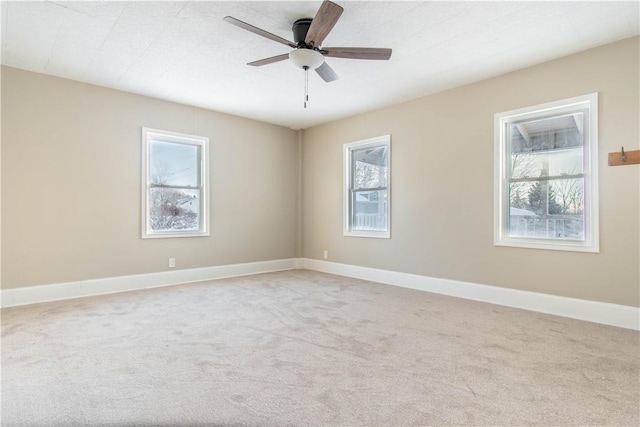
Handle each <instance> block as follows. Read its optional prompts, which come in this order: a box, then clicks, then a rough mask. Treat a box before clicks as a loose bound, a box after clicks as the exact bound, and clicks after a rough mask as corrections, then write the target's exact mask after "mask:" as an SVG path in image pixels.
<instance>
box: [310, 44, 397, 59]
mask: <svg viewBox="0 0 640 427" xmlns="http://www.w3.org/2000/svg"><path fill="white" fill-rule="evenodd" d="M321 52H322V54H323V55H324V56H330V57H332V58H351V59H378V60H387V59H389V58H391V49H384V48H378V47H327V48H323V49H322V51H321Z"/></svg>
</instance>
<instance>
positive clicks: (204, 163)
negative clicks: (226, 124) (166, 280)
mask: <svg viewBox="0 0 640 427" xmlns="http://www.w3.org/2000/svg"><path fill="white" fill-rule="evenodd" d="M208 146H209V138H207V137H203V136H195V135H186V134H181V133H176V132H169V131H164V130H158V129H150V128H142V151H143V153H142V238H155V237H192V236H208V235H209V203H208V197H207V194H208V191H207V183H208V181H209V178H208V177H209V170H208V157H209V156H208Z"/></svg>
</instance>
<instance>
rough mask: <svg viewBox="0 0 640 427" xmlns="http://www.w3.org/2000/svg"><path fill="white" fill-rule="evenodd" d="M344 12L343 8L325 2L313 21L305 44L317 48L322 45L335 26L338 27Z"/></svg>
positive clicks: (327, 0)
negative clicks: (337, 23)
mask: <svg viewBox="0 0 640 427" xmlns="http://www.w3.org/2000/svg"><path fill="white" fill-rule="evenodd" d="M343 11H344V9H343V8H342V7H341V6H338V5H337V4H335V3H332V2H330V1H329V0H325V1H324V3H322V6H320V9H318V13H316V16H315V18H313V20H312V21H311V25H310V26H309V31H307V37H305V39H304V42H305V43H306V44H308V45H313V46H316V47H317V46H320V45H322V41H323V40H324V39H325V37H327V34H329V32H330V31H331V29H332V28H333V26H334V25H336V22H338V18H340V15H342V12H343Z"/></svg>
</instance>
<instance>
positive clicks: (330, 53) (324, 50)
mask: <svg viewBox="0 0 640 427" xmlns="http://www.w3.org/2000/svg"><path fill="white" fill-rule="evenodd" d="M343 11H344V9H343V8H342V7H341V6H339V5H337V4H335V3H333V2H331V1H329V0H325V1H324V2H323V3H322V5H321V6H320V9H318V12H317V13H316V16H315V17H314V18H313V19H310V18H303V19H298V20H297V21H295V22H294V23H293V27H292V31H293V40H294V42H291V41H289V40H287V39H284V38H282V37H280V36H277V35H275V34H272V33H270V32H268V31H265V30H263V29H261V28H258V27H254V26H253V25H251V24H247V23H246V22H243V21H240V20H239V19H236V18H234V17H232V16H226V17H225V18H224V20H225V21H227V22H228V23H230V24H233V25H235V26H237V27H240V28H242V29H243V30H247V31H250V32H252V33H254V34H257V35H259V36H262V37H265V38H268V39H269V40H273V41H275V42H278V43H281V44H283V45H286V46H289V47H290V48H293V50H292V51H291V52H289V53H285V54H282V55H276V56H272V57H270V58H265V59H260V60H257V61H253V62H249V63H248V64H247V65H251V66H254V67H260V66H262V65H267V64H273V63H274V62H279V61H284V60H286V59H289V60H290V61H291V63H292V64H293V65H294V66H296V67H298V68H301V69H303V70H305V72H307V71H308V70H309V69H311V70H315V71H316V73H318V75H319V76H320V77H321V78H322V79H323V80H324V81H325V82H332V81H334V80H337V79H338V75H337V74H336V73H335V71H333V68H331V67H330V66H329V64H327V63H326V62H325V60H324V58H325V57H330V58H350V59H376V60H388V59H389V58H390V57H391V49H384V48H370V47H322V42H323V41H324V39H325V38H326V37H327V35H328V34H329V32H330V31H331V30H332V29H333V27H334V26H335V25H336V22H338V19H339V18H340V15H342V12H343ZM307 98H308V97H307V94H306V91H305V100H306V99H307ZM305 107H306V102H305Z"/></svg>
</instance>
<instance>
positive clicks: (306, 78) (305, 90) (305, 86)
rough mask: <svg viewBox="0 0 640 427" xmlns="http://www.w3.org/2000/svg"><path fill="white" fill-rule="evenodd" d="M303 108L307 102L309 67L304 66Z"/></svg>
mask: <svg viewBox="0 0 640 427" xmlns="http://www.w3.org/2000/svg"><path fill="white" fill-rule="evenodd" d="M302 68H303V69H304V108H307V101H309V67H307V66H304V67H302Z"/></svg>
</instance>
